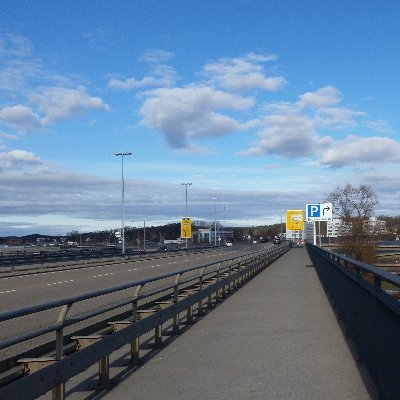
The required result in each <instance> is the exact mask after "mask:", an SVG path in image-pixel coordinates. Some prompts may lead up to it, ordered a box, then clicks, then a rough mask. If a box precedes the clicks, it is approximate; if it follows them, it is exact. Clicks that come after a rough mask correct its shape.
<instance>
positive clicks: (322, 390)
mask: <svg viewBox="0 0 400 400" xmlns="http://www.w3.org/2000/svg"><path fill="white" fill-rule="evenodd" d="M310 264H311V261H310V259H309V257H308V255H307V253H306V250H305V249H304V248H293V249H291V250H290V251H289V252H288V253H286V254H285V255H284V256H283V257H281V258H280V259H279V260H278V261H276V262H275V263H274V264H273V265H271V266H270V267H269V268H268V269H267V270H265V271H264V272H262V273H261V274H260V275H258V276H257V277H256V278H255V279H253V280H252V281H251V282H249V283H248V284H247V285H246V286H244V287H243V288H242V289H240V290H239V292H237V293H236V294H234V295H233V296H231V297H229V298H227V299H226V300H225V301H224V302H223V303H222V304H220V305H219V306H218V307H217V308H216V309H215V310H213V311H212V312H211V313H209V314H207V315H206V316H205V317H204V318H203V319H202V320H199V321H198V322H197V323H196V324H195V325H194V326H193V327H191V328H190V329H189V330H187V331H186V332H185V333H184V334H183V335H181V336H179V337H178V338H177V339H176V340H175V341H173V342H172V343H171V344H170V345H169V346H167V347H165V348H164V349H162V350H161V351H160V352H159V353H158V354H157V355H156V356H155V357H154V358H153V359H151V360H150V361H148V362H147V363H146V364H145V365H144V366H142V367H141V368H139V369H138V370H137V371H135V372H134V373H133V374H131V375H128V376H127V377H125V379H124V380H123V381H122V382H119V383H118V385H117V386H115V387H114V388H113V389H112V390H110V391H109V392H105V393H103V394H102V398H104V399H119V400H123V399H131V398H138V399H141V400H145V399H149V400H150V399H152V400H153V399H157V398H158V399H167V398H170V399H185V400H186V399H202V400H203V399H230V400H232V399H235V400H237V399H252V400H253V399H262V400H265V399H284V400H287V399H296V400H301V399H307V400H312V399H316V400H321V399H346V400H350V399H354V400H364V399H375V398H376V395H375V394H374V393H375V389H374V387H373V385H372V383H371V381H370V379H369V377H368V374H367V373H366V372H365V370H364V369H363V368H362V365H359V364H358V363H357V362H356V361H355V360H354V358H353V356H352V353H351V351H350V349H349V346H348V344H347V342H346V339H345V337H344V336H343V333H342V331H341V329H340V326H339V324H338V321H337V319H336V317H335V315H334V313H333V311H332V308H331V306H330V304H329V302H328V300H327V298H326V295H325V292H324V291H323V289H322V287H321V285H320V282H319V280H318V277H317V275H316V272H315V270H314V268H313V267H312V266H311V265H310Z"/></svg>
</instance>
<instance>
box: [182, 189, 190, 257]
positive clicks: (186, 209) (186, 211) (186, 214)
mask: <svg viewBox="0 0 400 400" xmlns="http://www.w3.org/2000/svg"><path fill="white" fill-rule="evenodd" d="M191 184H192V182H187V183H184V182H181V185H182V186H183V185H184V186H185V193H186V196H185V199H186V203H185V204H186V207H185V217H188V206H187V187H188V186H191ZM187 240H188V238H187V237H186V238H185V248H186V250H187V248H188V244H187V243H188V241H187Z"/></svg>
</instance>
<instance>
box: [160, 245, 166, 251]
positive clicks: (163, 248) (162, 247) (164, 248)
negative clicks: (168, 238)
mask: <svg viewBox="0 0 400 400" xmlns="http://www.w3.org/2000/svg"><path fill="white" fill-rule="evenodd" d="M158 250H159V251H168V247H167V246H160V247H159V248H158Z"/></svg>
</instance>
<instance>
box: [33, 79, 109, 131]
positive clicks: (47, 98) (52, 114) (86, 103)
mask: <svg viewBox="0 0 400 400" xmlns="http://www.w3.org/2000/svg"><path fill="white" fill-rule="evenodd" d="M29 101H30V103H31V104H33V105H34V106H36V107H37V108H38V110H39V111H40V112H41V113H42V114H44V115H45V117H44V118H43V124H50V123H53V122H56V121H58V120H61V119H65V118H69V117H76V116H80V115H82V114H84V113H85V112H87V111H90V110H101V111H105V110H108V106H107V105H106V104H105V103H104V102H103V100H102V99H101V98H100V97H92V96H90V95H89V94H88V93H87V92H86V88H84V87H83V86H79V87H77V88H76V89H70V88H65V87H48V88H45V89H43V90H41V92H40V93H37V94H33V95H31V96H30V99H29Z"/></svg>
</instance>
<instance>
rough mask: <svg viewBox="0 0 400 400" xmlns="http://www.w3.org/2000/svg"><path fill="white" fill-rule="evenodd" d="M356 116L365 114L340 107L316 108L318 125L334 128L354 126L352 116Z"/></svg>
mask: <svg viewBox="0 0 400 400" xmlns="http://www.w3.org/2000/svg"><path fill="white" fill-rule="evenodd" d="M357 116H365V113H364V112H360V111H353V110H351V109H349V108H341V107H322V108H319V109H317V110H316V119H317V122H318V125H319V126H321V127H331V128H334V129H344V128H349V127H352V126H355V124H356V122H355V120H354V117H357Z"/></svg>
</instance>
